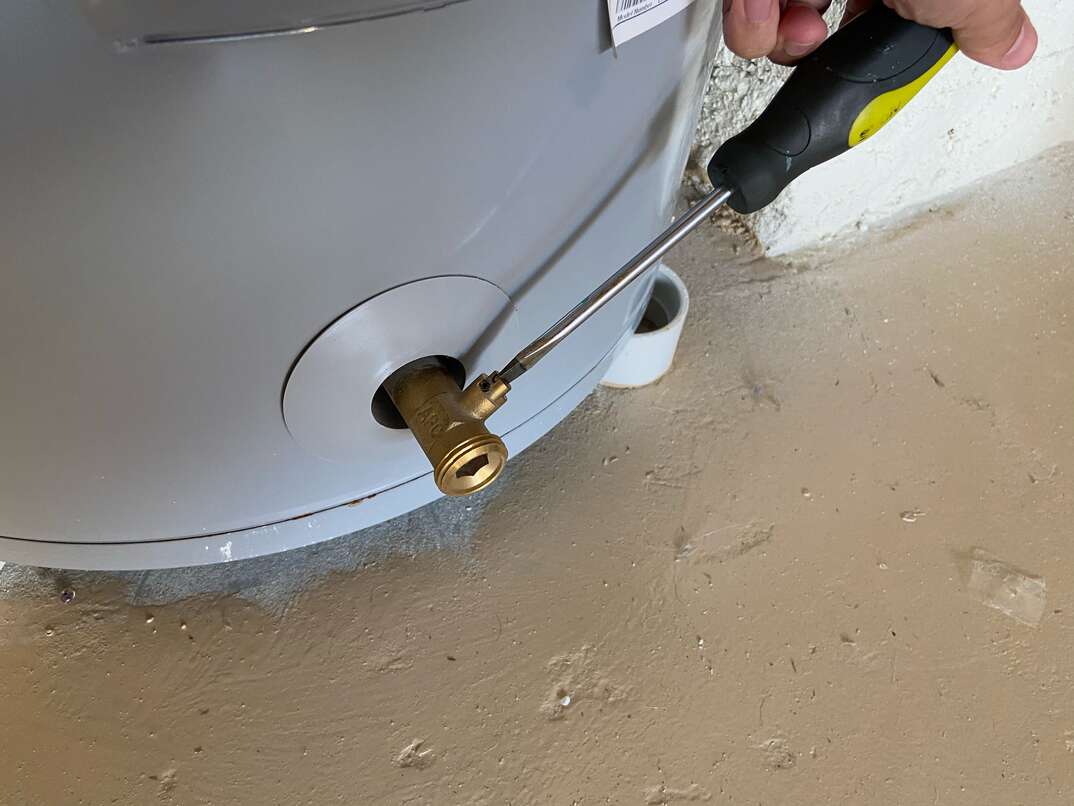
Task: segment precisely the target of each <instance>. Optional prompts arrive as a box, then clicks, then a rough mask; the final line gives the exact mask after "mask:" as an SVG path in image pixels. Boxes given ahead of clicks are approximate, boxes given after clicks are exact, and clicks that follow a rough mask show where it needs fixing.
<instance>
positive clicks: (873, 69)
mask: <svg viewBox="0 0 1074 806" xmlns="http://www.w3.org/2000/svg"><path fill="white" fill-rule="evenodd" d="M957 50H958V48H957V46H956V45H955V44H954V38H953V36H952V34H951V31H950V29H947V28H944V29H938V28H929V27H927V26H924V25H919V24H918V23H916V22H910V21H909V20H904V19H903V18H902V17H900V16H899V15H898V14H896V13H895V12H894V11H892V10H891V9H889V8H888V7H887V6H885V5H884V4H883V3H877V4H876V6H874V7H873V8H871V9H869V10H868V11H865V12H864V13H862V14H860V15H859V16H858V17H856V18H855V19H854V20H852V21H851V22H850V23H848V24H847V25H846V26H844V27H843V28H842V29H840V30H839V31H837V32H836V33H834V34H832V35H831V36H830V37H829V38H828V39H827V41H825V42H824V43H823V44H822V45H821V46H820V47H819V48H817V49H816V50H815V51H813V53H811V54H810V55H809V56H807V57H806V58H805V59H804V60H803V61H802V62H800V63H799V65H798V66H797V67H796V68H795V69H794V71H793V72H792V73H791V75H790V77H789V78H788V79H787V81H786V83H785V84H784V85H783V86H782V87H781V88H780V90H779V92H777V93H776V96H775V97H774V98H773V99H772V102H771V103H770V104H769V105H768V106H767V107H766V108H765V110H764V112H762V113H761V115H760V117H758V118H757V120H755V121H754V122H753V123H752V124H750V126H749V127H748V128H747V129H745V130H744V131H743V132H741V133H740V134H737V135H735V136H734V137H732V138H731V139H730V140H728V141H727V142H726V143H724V144H723V145H722V146H720V148H719V149H718V150H717V151H716V153H715V154H714V155H713V157H712V159H711V160H710V161H709V166H708V174H709V178H710V179H711V180H712V183H713V185H722V186H723V187H725V188H728V189H730V190H733V191H734V193H733V194H732V196H731V198H730V199H729V200H728V204H730V206H731V207H732V208H733V209H735V210H737V211H738V212H740V213H752V212H755V211H757V210H760V209H761V208H762V207H765V206H767V205H768V203H769V202H771V201H772V200H773V199H775V198H776V197H777V196H778V195H779V194H780V193H782V192H783V189H784V188H785V187H787V185H789V184H790V183H791V182H792V181H793V180H794V179H796V178H797V177H799V176H801V175H802V174H803V173H805V172H806V171H808V170H809V169H810V168H813V167H814V166H817V165H820V164H821V163H823V162H827V161H828V160H830V159H832V158H833V157H837V156H839V155H840V154H842V153H843V152H844V151H847V150H848V149H850V148H853V147H854V146H856V145H857V144H858V143H861V142H863V141H865V140H866V139H868V138H869V137H871V136H872V135H874V134H875V133H876V132H877V131H878V130H879V129H880V128H881V127H882V126H883V125H884V124H885V123H887V122H888V121H889V120H891V119H892V118H893V117H895V115H896V114H897V113H898V112H899V110H900V109H902V108H903V107H904V106H906V104H907V103H909V101H910V99H911V98H913V97H914V96H915V95H916V94H917V93H918V91H919V90H920V89H921V88H922V87H924V86H925V85H926V84H927V83H928V82H929V81H930V80H931V79H932V77H933V76H935V75H936V73H938V72H939V71H940V68H941V67H943V66H944V65H945V64H946V63H947V62H948V61H949V60H950V59H951V57H953V56H954V55H955V53H956V52H957Z"/></svg>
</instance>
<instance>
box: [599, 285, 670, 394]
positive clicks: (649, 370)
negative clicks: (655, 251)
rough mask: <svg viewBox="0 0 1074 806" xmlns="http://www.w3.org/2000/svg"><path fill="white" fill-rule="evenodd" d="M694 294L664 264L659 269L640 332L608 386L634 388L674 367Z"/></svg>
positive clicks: (614, 368)
mask: <svg viewBox="0 0 1074 806" xmlns="http://www.w3.org/2000/svg"><path fill="white" fill-rule="evenodd" d="M689 309H690V294H689V292H688V291H687V290H686V284H685V283H683V281H682V279H681V278H680V277H679V275H677V274H676V273H675V272H673V271H672V270H671V269H669V268H668V267H667V266H665V265H664V264H660V266H659V267H658V268H657V270H656V280H655V281H654V282H653V290H652V294H651V295H650V297H649V304H648V306H647V307H646V309H645V314H644V315H643V316H642V319H641V322H640V323H639V325H638V329H637V331H636V332H635V333H634V335H633V336H631V337H630V338H629V339H628V340H627V343H626V346H625V347H623V349H622V351H621V352H620V353H619V355H618V356H616V358H615V361H613V362H612V365H611V366H610V367H609V368H608V372H607V374H605V376H604V378H603V379H602V380H601V383H602V384H603V385H604V386H611V387H616V388H631V387H637V386H647V385H649V384H650V383H654V382H656V381H658V380H660V379H661V378H662V377H664V375H666V374H667V372H668V370H670V369H671V365H672V363H673V362H674V360H675V350H676V348H677V347H678V346H679V336H681V335H682V326H683V325H684V324H685V323H686V314H687V312H688V311H689Z"/></svg>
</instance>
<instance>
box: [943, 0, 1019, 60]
mask: <svg viewBox="0 0 1074 806" xmlns="http://www.w3.org/2000/svg"><path fill="white" fill-rule="evenodd" d="M973 9H974V10H973V12H972V13H971V14H970V15H969V16H968V17H966V19H965V21H964V23H963V24H961V25H955V26H953V30H954V33H955V42H956V43H958V46H959V48H960V49H961V50H962V52H963V53H965V54H966V55H967V56H969V57H970V58H971V59H973V60H974V61H978V62H980V63H981V64H987V65H988V66H989V67H998V68H1000V69H1001V70H1015V69H1017V68H1019V67H1021V66H1022V65H1024V64H1025V63H1026V62H1028V61H1029V60H1030V59H1031V58H1033V52H1034V51H1035V50H1036V49H1037V29H1036V28H1034V27H1033V23H1032V22H1030V21H1029V17H1028V16H1027V15H1026V13H1025V11H1024V10H1023V9H1022V6H1021V4H1020V3H1018V2H1016V0H1015V1H1014V2H1012V0H998V1H994V2H989V3H975V4H974V5H973Z"/></svg>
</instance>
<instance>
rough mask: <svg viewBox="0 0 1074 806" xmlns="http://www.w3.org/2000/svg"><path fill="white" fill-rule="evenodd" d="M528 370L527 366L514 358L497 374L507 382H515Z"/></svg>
mask: <svg viewBox="0 0 1074 806" xmlns="http://www.w3.org/2000/svg"><path fill="white" fill-rule="evenodd" d="M525 371H526V367H524V366H522V364H520V363H519V362H518V360H517V359H514V358H512V359H511V360H510V361H509V362H508V363H507V366H506V367H504V368H503V369H501V370H500V371H499V372H497V373H496V374H497V375H498V376H499V377H500V378H502V379H503V380H504V381H505V382H506V383H514V382H515V381H516V380H518V378H519V377H520V376H521V375H522V373H523V372H525Z"/></svg>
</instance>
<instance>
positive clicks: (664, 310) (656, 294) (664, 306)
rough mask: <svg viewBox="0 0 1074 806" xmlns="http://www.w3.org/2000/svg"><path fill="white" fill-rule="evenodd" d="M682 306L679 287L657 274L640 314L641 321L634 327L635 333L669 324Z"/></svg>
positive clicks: (645, 331) (648, 331)
mask: <svg viewBox="0 0 1074 806" xmlns="http://www.w3.org/2000/svg"><path fill="white" fill-rule="evenodd" d="M681 308H682V299H681V298H680V296H679V289H678V288H676V287H675V284H674V283H673V282H671V281H670V280H669V279H668V278H666V277H662V276H657V278H656V282H654V283H653V293H652V294H651V295H650V297H649V304H648V305H646V306H645V313H643V314H642V315H641V321H640V322H638V326H637V327H636V328H634V332H635V333H652V332H653V331H654V330H661V329H663V328H665V327H667V326H668V325H670V324H671V321H672V320H673V319H674V318H675V317H676V316H678V315H679V310H680V309H681Z"/></svg>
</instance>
